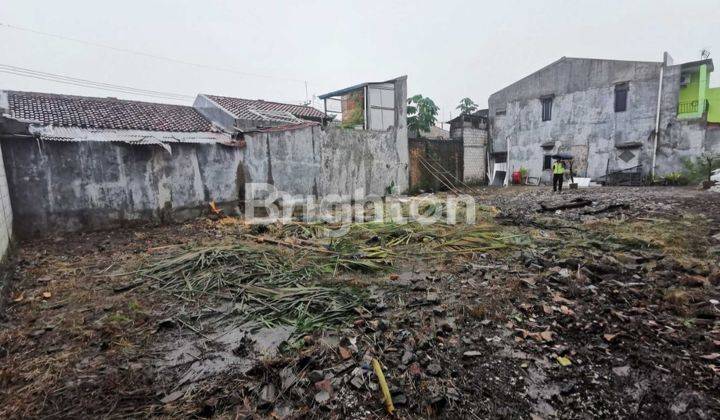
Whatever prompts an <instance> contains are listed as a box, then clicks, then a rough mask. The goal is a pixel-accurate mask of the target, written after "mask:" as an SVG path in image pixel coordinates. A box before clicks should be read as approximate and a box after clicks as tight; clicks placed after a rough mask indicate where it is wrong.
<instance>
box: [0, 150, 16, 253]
mask: <svg viewBox="0 0 720 420" xmlns="http://www.w3.org/2000/svg"><path fill="white" fill-rule="evenodd" d="M12 223H13V218H12V207H11V206H10V193H9V191H8V183H7V178H6V177H5V163H4V162H3V158H2V150H0V260H4V259H5V258H6V257H7V254H8V250H9V248H10V241H11V239H12Z"/></svg>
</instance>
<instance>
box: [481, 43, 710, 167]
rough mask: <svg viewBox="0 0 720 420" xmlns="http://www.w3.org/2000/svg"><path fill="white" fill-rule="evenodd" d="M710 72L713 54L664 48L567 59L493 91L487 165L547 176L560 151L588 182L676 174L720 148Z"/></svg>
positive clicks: (490, 102)
mask: <svg viewBox="0 0 720 420" xmlns="http://www.w3.org/2000/svg"><path fill="white" fill-rule="evenodd" d="M712 71H713V62H712V60H710V59H705V60H700V61H694V62H689V63H683V64H677V65H675V64H673V62H672V58H671V57H670V56H669V55H668V54H667V53H666V54H665V55H664V57H663V61H662V62H646V61H620V60H601V59H588V58H571V57H563V58H561V59H560V60H558V61H556V62H554V63H552V64H550V65H548V66H546V67H544V68H542V69H540V70H538V71H537V72H535V73H533V74H531V75H529V76H527V77H525V78H523V79H521V80H519V81H517V82H515V83H513V84H511V85H510V86H507V87H506V88H504V89H502V90H499V91H497V92H495V93H494V94H492V95H491V96H490V98H489V101H488V104H489V125H490V127H489V130H490V137H491V150H490V153H489V157H490V159H489V160H490V162H489V163H490V165H497V166H498V167H502V169H506V172H505V173H511V172H513V171H515V170H519V169H520V168H525V169H526V170H527V172H528V174H529V175H530V176H533V177H539V178H541V179H543V180H549V179H550V165H551V158H550V156H552V155H554V154H558V153H564V154H571V155H572V156H573V157H574V168H573V169H574V172H575V174H577V175H578V176H582V177H589V178H592V179H601V178H603V177H605V176H606V175H607V174H610V173H616V172H618V171H625V172H636V173H638V174H639V175H640V176H647V175H651V176H652V175H654V176H662V175H663V174H667V173H669V172H674V171H679V170H681V169H682V162H683V159H685V158H692V157H695V156H699V155H700V154H701V153H703V152H711V153H717V152H720V88H714V89H712V88H710V87H709V79H710V73H711V72H712ZM491 168H492V166H491ZM491 181H492V180H491Z"/></svg>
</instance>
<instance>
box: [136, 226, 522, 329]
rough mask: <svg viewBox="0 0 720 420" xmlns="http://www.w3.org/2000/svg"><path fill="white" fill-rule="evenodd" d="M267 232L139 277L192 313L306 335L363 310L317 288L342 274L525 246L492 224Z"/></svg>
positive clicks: (195, 251) (358, 301) (153, 264)
mask: <svg viewBox="0 0 720 420" xmlns="http://www.w3.org/2000/svg"><path fill="white" fill-rule="evenodd" d="M265 233H266V235H265V236H262V237H260V236H252V235H249V234H246V235H244V237H245V238H247V239H252V240H254V241H255V242H257V243H231V244H221V245H213V246H204V247H194V248H188V249H186V250H184V251H183V252H181V253H178V254H175V255H170V256H164V257H162V256H161V257H156V258H155V259H154V260H152V261H150V262H149V263H148V264H147V265H146V266H145V267H144V268H143V269H142V270H141V274H142V275H143V276H145V277H147V278H151V279H154V280H155V282H156V283H155V284H156V285H157V287H158V288H159V289H161V290H165V291H168V292H170V293H172V294H173V295H174V296H178V297H180V298H182V299H184V300H186V301H189V302H192V303H195V304H196V305H195V306H196V307H197V306H198V303H199V302H202V303H203V304H205V305H206V308H205V309H207V307H209V306H217V305H215V303H217V302H216V301H218V300H222V301H224V302H228V301H230V305H227V304H225V305H219V306H221V307H224V308H228V307H229V308H230V309H226V310H225V312H224V315H223V316H222V317H221V319H224V320H226V321H227V320H232V321H233V322H239V323H242V324H246V323H250V324H254V325H257V326H263V325H278V324H285V325H293V326H295V328H296V331H298V332H299V333H304V332H306V331H311V330H314V329H317V328H326V327H332V326H337V325H341V324H343V323H345V322H347V321H348V320H349V319H351V317H352V316H354V315H355V313H356V310H357V308H358V307H360V306H362V303H363V294H362V293H361V292H359V291H358V290H355V289H353V288H350V287H348V286H347V285H337V284H335V285H332V286H328V285H326V284H321V283H320V280H322V279H324V278H328V277H334V276H335V275H336V274H337V273H338V272H340V271H353V272H363V273H377V272H382V271H384V270H386V269H387V268H388V267H391V266H392V265H394V263H395V261H396V260H397V259H398V258H402V257H413V258H417V257H419V258H435V257H438V256H439V257H441V258H443V257H444V256H447V255H459V256H462V255H468V254H473V253H484V252H488V251H491V250H499V249H504V248H508V247H514V246H516V245H518V244H520V243H521V242H522V241H523V240H524V239H523V238H521V237H519V236H518V235H509V234H508V233H506V232H504V231H502V230H500V228H499V226H498V225H496V224H491V223H480V224H475V225H465V224H458V225H448V224H444V223H435V224H421V223H418V222H411V223H397V222H378V221H374V222H364V223H354V224H351V225H348V226H340V225H331V224H326V223H301V222H292V223H288V224H285V225H273V226H271V227H270V228H269V229H267V230H266V232H265ZM201 312H202V311H201ZM206 312H207V311H206ZM203 313H204V312H203ZM230 315H232V316H230ZM201 316H202V315H198V314H195V315H193V314H191V318H193V317H194V318H195V319H200V318H201Z"/></svg>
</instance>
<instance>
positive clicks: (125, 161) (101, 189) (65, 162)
mask: <svg viewBox="0 0 720 420" xmlns="http://www.w3.org/2000/svg"><path fill="white" fill-rule="evenodd" d="M245 140H246V144H247V146H246V147H245V148H237V147H229V146H224V145H219V144H217V145H213V144H186V145H176V144H173V145H172V154H169V153H167V152H166V151H165V150H164V149H162V148H160V147H158V146H131V145H127V144H124V143H107V142H57V141H36V140H32V139H27V138H15V139H5V140H3V142H2V148H3V151H4V162H5V165H6V167H7V169H8V182H9V186H10V197H11V202H12V206H13V209H14V214H15V220H16V223H15V225H16V228H17V232H18V235H20V236H25V237H26V236H35V235H42V234H45V233H50V232H61V231H77V230H87V229H105V228H111V227H114V226H117V225H120V224H123V223H125V222H128V221H145V220H159V221H165V220H176V221H178V220H185V219H188V218H191V217H196V216H198V215H199V214H200V213H201V212H202V211H207V208H208V203H209V202H210V201H216V202H217V203H218V204H219V205H220V206H221V207H223V208H224V209H225V210H226V211H227V212H230V213H232V212H234V211H235V210H236V207H237V203H238V200H239V199H240V198H241V197H239V191H240V188H241V185H240V184H243V185H244V183H246V182H266V183H270V184H273V185H274V186H275V187H276V188H277V189H278V190H280V191H283V192H286V193H288V194H291V195H294V196H305V195H311V196H316V197H323V196H326V195H328V194H339V195H352V194H354V193H355V192H356V191H358V190H362V191H363V194H375V195H385V194H386V192H387V190H388V188H389V187H394V188H395V189H397V190H399V191H404V190H405V189H407V183H408V166H407V163H406V161H405V162H403V161H402V159H403V151H402V147H399V146H398V144H397V130H395V129H392V130H388V131H354V130H343V129H339V128H328V129H322V128H321V127H320V126H310V127H304V128H301V129H295V130H286V131H275V132H268V133H255V134H253V135H248V136H246V139H245ZM399 149H400V150H399ZM404 149H405V151H406V150H407V142H405V144H404ZM405 153H406V152H405ZM405 156H407V155H406V154H405ZM238 171H240V173H241V174H242V176H241V177H239V176H238ZM1 192H2V187H1V185H0V193H1ZM1 234H2V233H0V235H1Z"/></svg>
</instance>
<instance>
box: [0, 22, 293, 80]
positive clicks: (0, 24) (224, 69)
mask: <svg viewBox="0 0 720 420" xmlns="http://www.w3.org/2000/svg"><path fill="white" fill-rule="evenodd" d="M0 27H5V28H8V29H15V30H17V31H24V32H29V33H33V34H36V35H42V36H47V37H51V38H57V39H62V40H65V41H71V42H76V43H79V44H84V45H90V46H93V47H97V48H105V49H109V50H113V51H118V52H123V53H128V54H135V55H139V56H143V57H149V58H154V59H156V60H164V61H168V62H171V63H177V64H184V65H186V66H193V67H199V68H203V69H209V70H215V71H221V72H225V73H233V74H237V75H240V76H247V77H259V78H264V79H276V80H288V81H292V82H298V83H307V81H306V80H300V79H293V78H288V77H277V76H269V75H264V74H257V73H247V72H242V71H239V70H235V69H231V68H227V67H218V66H213V65H210V64H202V63H195V62H192V61H185V60H181V59H178V58H173V57H166V56H162V55H157V54H151V53H147V52H143V51H137V50H131V49H127V48H119V47H114V46H112V45H106V44H100V43H97V42H93V41H86V40H83V39H79V38H72V37H69V36H64V35H59V34H53V33H49V32H43V31H38V30H35V29H30V28H23V27H21V26H15V25H11V24H9V23H4V22H0Z"/></svg>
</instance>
